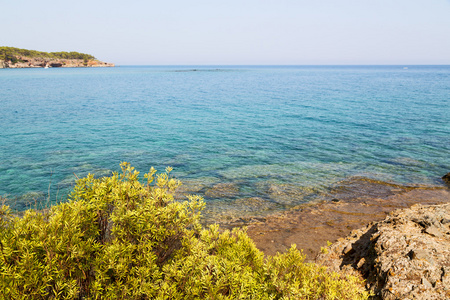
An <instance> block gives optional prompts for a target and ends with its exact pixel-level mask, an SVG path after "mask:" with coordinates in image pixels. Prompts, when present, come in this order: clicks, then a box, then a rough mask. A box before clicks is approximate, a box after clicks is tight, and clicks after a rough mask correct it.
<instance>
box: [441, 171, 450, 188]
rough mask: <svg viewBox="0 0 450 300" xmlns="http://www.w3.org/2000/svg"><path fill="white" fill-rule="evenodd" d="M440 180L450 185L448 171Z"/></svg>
mask: <svg viewBox="0 0 450 300" xmlns="http://www.w3.org/2000/svg"><path fill="white" fill-rule="evenodd" d="M442 181H444V183H445V184H446V185H448V186H449V187H450V172H449V173H447V174H445V175H444V176H442Z"/></svg>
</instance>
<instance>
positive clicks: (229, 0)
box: [0, 0, 450, 65]
mask: <svg viewBox="0 0 450 300" xmlns="http://www.w3.org/2000/svg"><path fill="white" fill-rule="evenodd" d="M0 3H1V6H0V7H1V11H2V13H1V17H0V28H2V30H1V31H2V33H1V35H0V46H11V47H18V48H25V49H33V50H40V51H47V52H52V51H78V52H83V53H89V54H92V55H94V56H95V57H97V58H98V59H100V60H102V61H106V62H112V63H116V64H117V65H413V64H450V0H189V1H186V0H164V1H161V0H160V1H154V0H128V1H124V0H120V1H118V0H77V1H61V0H58V1H55V0H39V1H36V0H0Z"/></svg>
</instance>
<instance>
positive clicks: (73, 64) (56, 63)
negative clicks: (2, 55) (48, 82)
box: [0, 56, 115, 69]
mask: <svg viewBox="0 0 450 300" xmlns="http://www.w3.org/2000/svg"><path fill="white" fill-rule="evenodd" d="M114 66H115V65H114V64H113V63H106V62H102V61H98V60H83V59H50V58H42V57H33V58H31V57H26V56H22V57H18V61H17V62H15V63H13V62H11V61H4V60H0V69H1V68H10V69H22V68H88V67H114Z"/></svg>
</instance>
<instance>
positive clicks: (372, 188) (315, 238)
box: [224, 174, 450, 299]
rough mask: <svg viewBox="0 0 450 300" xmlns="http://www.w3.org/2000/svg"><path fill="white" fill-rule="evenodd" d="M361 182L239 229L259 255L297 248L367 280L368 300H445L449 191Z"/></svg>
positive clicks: (449, 288)
mask: <svg viewBox="0 0 450 300" xmlns="http://www.w3.org/2000/svg"><path fill="white" fill-rule="evenodd" d="M446 176H447V177H445V176H444V177H443V178H442V179H443V182H444V183H445V184H447V185H449V183H450V182H449V181H448V179H449V177H450V176H449V174H447V175H446ZM364 181H365V180H361V181H360V182H358V181H355V183H356V184H355V185H354V186H353V187H352V186H351V185H348V183H347V184H345V185H344V187H343V188H342V189H339V187H338V188H337V189H336V190H335V191H334V195H335V198H333V199H332V200H331V201H320V202H317V203H313V204H305V205H301V206H299V207H297V208H295V209H293V210H290V211H287V212H283V213H279V214H276V215H272V216H269V217H267V218H264V219H252V220H248V221H247V222H241V223H246V224H245V225H248V234H249V236H250V237H251V238H252V239H253V241H254V242H255V244H256V245H257V247H258V248H259V249H260V250H262V251H263V252H264V253H265V254H267V255H274V254H276V253H277V252H283V251H285V250H286V249H288V248H289V247H290V245H291V244H296V245H297V248H298V249H303V253H304V254H305V255H306V257H307V260H308V261H311V262H317V263H320V264H323V265H326V266H328V267H329V268H330V269H331V270H333V271H341V272H344V273H350V274H353V275H357V276H361V277H363V278H364V279H366V282H367V286H366V287H367V289H369V290H371V291H372V292H373V293H374V295H375V296H374V297H373V299H450V189H449V188H448V187H445V186H434V187H430V186H401V185H395V184H388V183H385V182H376V181H367V182H364ZM352 188H353V189H354V190H352ZM358 191H359V194H358ZM367 224H369V225H367ZM224 225H225V226H229V227H233V226H242V225H243V224H239V222H237V221H236V220H235V221H234V222H230V223H229V224H224ZM330 242H331V245H330V246H328V247H327V244H330Z"/></svg>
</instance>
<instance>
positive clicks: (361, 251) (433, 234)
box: [317, 204, 450, 299]
mask: <svg viewBox="0 0 450 300" xmlns="http://www.w3.org/2000/svg"><path fill="white" fill-rule="evenodd" d="M449 219H450V204H443V205H434V206H423V205H414V206H413V207H411V208H410V209H403V210H397V211H394V212H392V213H391V214H390V215H389V216H388V217H387V218H386V219H385V220H384V221H381V222H373V223H371V224H369V225H368V226H366V227H365V228H363V229H360V230H355V231H353V232H352V234H351V235H350V236H349V237H347V238H345V239H341V240H339V241H337V242H336V243H335V244H333V245H331V246H330V247H329V251H328V253H327V254H320V255H319V256H318V257H317V262H319V263H323V264H325V265H327V266H329V267H330V268H331V269H332V270H336V271H337V270H347V271H349V272H355V271H357V272H359V273H360V274H361V275H362V276H363V277H364V278H366V279H367V286H368V288H370V289H371V290H372V291H373V292H374V293H375V294H376V296H375V299H450V222H448V220H449ZM349 247H350V248H351V249H349Z"/></svg>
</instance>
